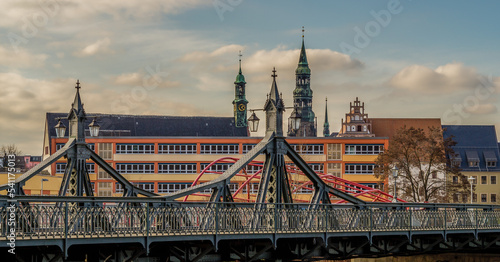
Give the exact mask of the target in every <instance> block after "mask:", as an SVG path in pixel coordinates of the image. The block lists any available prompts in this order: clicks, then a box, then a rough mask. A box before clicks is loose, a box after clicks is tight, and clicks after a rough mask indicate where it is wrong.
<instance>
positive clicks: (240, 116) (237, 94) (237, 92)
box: [233, 51, 248, 127]
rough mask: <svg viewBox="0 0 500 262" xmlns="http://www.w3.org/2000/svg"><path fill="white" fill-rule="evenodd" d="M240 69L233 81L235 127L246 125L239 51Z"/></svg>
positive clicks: (246, 102) (243, 86)
mask: <svg viewBox="0 0 500 262" xmlns="http://www.w3.org/2000/svg"><path fill="white" fill-rule="evenodd" d="M239 57H240V59H239V66H240V71H239V73H238V75H237V76H236V81H234V100H233V105H234V122H235V125H236V127H247V126H248V122H247V104H248V101H247V99H246V96H245V85H246V82H245V77H244V76H243V74H242V73H241V51H240V54H239Z"/></svg>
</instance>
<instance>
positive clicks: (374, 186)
mask: <svg viewBox="0 0 500 262" xmlns="http://www.w3.org/2000/svg"><path fill="white" fill-rule="evenodd" d="M361 185H363V186H367V187H369V188H373V189H381V186H382V184H375V183H361Z"/></svg>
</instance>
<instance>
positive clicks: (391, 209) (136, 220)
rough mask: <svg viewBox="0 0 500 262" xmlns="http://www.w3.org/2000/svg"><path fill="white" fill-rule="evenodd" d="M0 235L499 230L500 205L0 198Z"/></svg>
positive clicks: (120, 235)
mask: <svg viewBox="0 0 500 262" xmlns="http://www.w3.org/2000/svg"><path fill="white" fill-rule="evenodd" d="M0 218H1V220H0V238H1V239H5V238H6V237H8V235H9V234H10V233H11V232H12V231H14V232H15V234H16V238H17V239H60V238H89V237H93V238H94V237H128V236H161V235H167V236H168V235H200V234H257V233H276V232H279V233H306V232H368V231H409V230H412V231H425V230H433V231H439V230H447V231H453V230H480V229H500V206H492V205H450V204H402V203H401V204H399V203H398V204H388V205H387V204H385V205H380V204H373V205H371V204H370V205H367V206H354V205H315V206H312V205H307V204H286V205H277V204H272V205H271V204H259V205H257V204H251V203H212V204H210V205H208V203H180V202H164V201H162V200H158V199H145V198H93V199H92V200H88V199H86V198H62V197H59V198H36V197H20V198H18V199H17V202H15V204H13V203H12V202H7V201H6V199H0Z"/></svg>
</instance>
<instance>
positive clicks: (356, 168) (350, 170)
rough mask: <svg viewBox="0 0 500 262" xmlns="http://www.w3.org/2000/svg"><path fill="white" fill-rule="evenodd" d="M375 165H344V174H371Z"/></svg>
mask: <svg viewBox="0 0 500 262" xmlns="http://www.w3.org/2000/svg"><path fill="white" fill-rule="evenodd" d="M374 167H375V165H372V164H346V165H345V173H346V174H373V168H374Z"/></svg>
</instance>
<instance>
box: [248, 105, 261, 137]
mask: <svg viewBox="0 0 500 262" xmlns="http://www.w3.org/2000/svg"><path fill="white" fill-rule="evenodd" d="M250 111H252V115H251V116H250V117H249V118H248V122H249V123H250V132H257V130H258V129H259V121H260V119H259V118H258V117H257V115H256V114H255V111H254V110H250Z"/></svg>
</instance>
